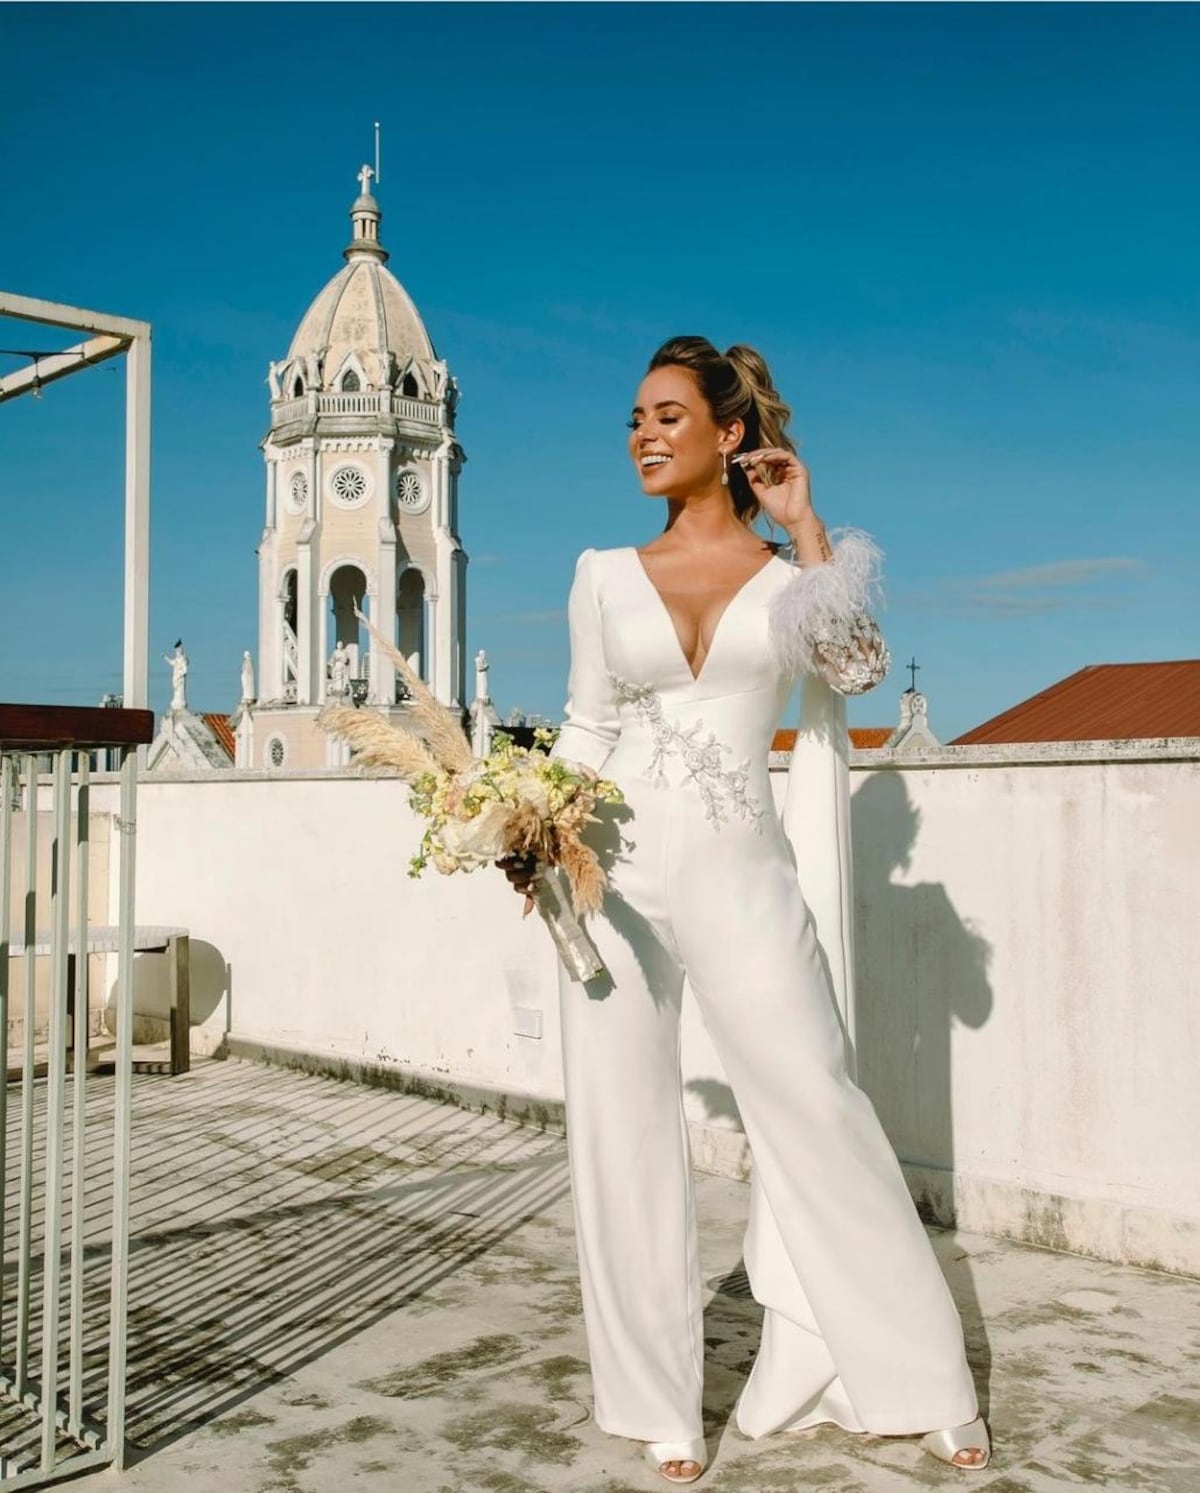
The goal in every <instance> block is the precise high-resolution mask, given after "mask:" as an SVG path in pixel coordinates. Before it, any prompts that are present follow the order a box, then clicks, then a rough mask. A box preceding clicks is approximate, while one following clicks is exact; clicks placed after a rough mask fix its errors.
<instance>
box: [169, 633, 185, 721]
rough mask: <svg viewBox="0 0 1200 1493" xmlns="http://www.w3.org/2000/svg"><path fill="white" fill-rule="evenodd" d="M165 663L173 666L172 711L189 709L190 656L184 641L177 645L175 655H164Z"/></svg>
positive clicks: (180, 640)
mask: <svg viewBox="0 0 1200 1493" xmlns="http://www.w3.org/2000/svg"><path fill="white" fill-rule="evenodd" d="M163 663H165V664H169V665H170V666H171V709H172V710H173V711H175V710H186V709H187V671H188V656H187V654H186V653H185V652H184V651H183V639H182V638H180V639H179V640H178V641H177V642H176V644H175V651H174V653H164V654H163Z"/></svg>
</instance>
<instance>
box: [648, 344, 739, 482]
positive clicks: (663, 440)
mask: <svg viewBox="0 0 1200 1493" xmlns="http://www.w3.org/2000/svg"><path fill="white" fill-rule="evenodd" d="M741 436H742V428H741V422H740V421H736V420H735V421H734V422H733V424H732V425H730V426H728V427H726V428H722V427H721V426H719V425H718V424H717V423H716V421H715V420H714V419H713V416H712V411H711V410H710V409H709V407H708V402H707V400H706V399H705V398H704V396H703V394H701V392H700V386H699V385H698V384H697V383H696V380H695V379H694V378H693V377H692V375H691V374H690V373H689V372H688V370H687V369H686V368H677V367H667V368H655V369H654V370H653V371H652V372H650V373H648V374H647V375H646V377H645V378H644V379H643V380H642V382H641V387H640V388H639V389H638V392H637V398H636V399H635V401H634V408H633V415H632V418H631V419H630V421H629V454H630V456H631V457H632V458H633V464H634V466H635V467H636V468H637V473H638V476H639V477H640V478H641V483H642V491H643V492H644V493H646V495H647V496H648V497H654V498H674V497H681V498H682V497H687V496H688V495H689V494H692V493H697V492H704V491H707V490H709V489H711V488H712V487H714V486H715V487H719V486H720V485H721V469H722V461H721V452H722V450H726V451H729V452H733V451H735V450H736V449H737V443H738V441H740V440H741Z"/></svg>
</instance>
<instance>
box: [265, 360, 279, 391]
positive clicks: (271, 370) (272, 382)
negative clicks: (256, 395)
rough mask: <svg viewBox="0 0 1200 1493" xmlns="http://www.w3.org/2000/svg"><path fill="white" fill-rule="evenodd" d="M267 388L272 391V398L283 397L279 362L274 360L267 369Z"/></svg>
mask: <svg viewBox="0 0 1200 1493" xmlns="http://www.w3.org/2000/svg"><path fill="white" fill-rule="evenodd" d="M267 388H268V389H270V391H271V398H272V399H279V398H280V397H281V390H280V385H279V364H278V363H274V362H272V363H271V365H270V366H269V367H268V369H267Z"/></svg>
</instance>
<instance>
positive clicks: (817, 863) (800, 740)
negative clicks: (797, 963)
mask: <svg viewBox="0 0 1200 1493" xmlns="http://www.w3.org/2000/svg"><path fill="white" fill-rule="evenodd" d="M849 749H850V733H849V731H848V730H847V727H846V701H845V699H844V697H843V692H842V691H840V690H839V689H837V688H836V686H831V685H830V684H828V683H827V682H826V681H825V679H824V678H823V677H822V676H821V674H820V673H819V672H818V673H814V674H809V675H807V676H806V677H805V679H804V682H803V684H802V685H801V693H800V724H799V730H798V731H797V732H796V743H795V745H794V746H793V748H792V758H791V762H790V763H789V764H788V774H787V786H786V789H785V792H784V800H783V814H782V821H783V831H784V834H785V835H786V836H787V838H788V840H789V841H790V843H791V846H792V853H793V854H794V855H795V858H796V875H797V878H798V880H799V882H800V890H801V892H802V893H803V894H804V900H805V903H806V904H807V906H808V910H809V912H810V913H811V914H812V918H813V923H814V925H815V927H816V930H817V939H818V941H819V942H820V945H821V948H822V949H823V951H824V954H825V963H826V967H827V970H828V974H829V980H830V984H831V985H832V987H833V995H834V1000H835V1002H836V1005H837V1010H838V1015H839V1017H840V1019H841V1024H842V1030H843V1032H844V1033H845V1037H846V1062H847V1066H848V1068H849V1071H850V1075H851V1077H853V1076H854V1072H855V1042H856V1030H855V1004H854V894H853V863H852V860H851V854H850V750H849Z"/></svg>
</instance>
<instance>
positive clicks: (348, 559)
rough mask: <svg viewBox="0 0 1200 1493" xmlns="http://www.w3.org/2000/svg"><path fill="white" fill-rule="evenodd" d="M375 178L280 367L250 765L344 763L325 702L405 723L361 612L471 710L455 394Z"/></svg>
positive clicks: (363, 176) (245, 720)
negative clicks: (390, 249) (391, 235)
mask: <svg viewBox="0 0 1200 1493" xmlns="http://www.w3.org/2000/svg"><path fill="white" fill-rule="evenodd" d="M372 174H373V173H372V171H371V168H370V167H369V166H364V167H363V168H362V170H361V171H360V172H359V182H360V184H361V188H362V190H361V192H360V194H359V196H358V197H357V198H356V199H355V202H354V205H353V206H352V207H351V209H350V220H351V223H352V225H353V233H352V237H351V240H350V243H349V244H348V246H347V247H346V249H345V250H344V251H343V257H344V258H345V260H346V264H345V266H344V268H343V269H341V270H340V271H339V272H338V273H337V274H336V275H335V276H334V277H333V279H332V280H330V281H329V283H328V284H327V285H326V286H325V288H324V289H323V290H322V291H321V293H320V294H319V295H318V296H317V298H316V300H315V301H313V303H312V305H311V306H310V307H309V308H308V311H307V312H306V313H305V315H304V318H303V320H302V321H301V323H300V326H299V328H298V330H297V332H296V335H295V337H293V339H292V345H291V347H290V348H289V349H288V354H287V357H286V358H284V360H283V361H282V362H279V363H272V364H271V366H270V373H269V375H268V383H269V386H270V393H271V424H270V430H269V431H268V434H267V436H266V439H265V440H264V442H263V445H262V450H263V456H264V458H265V462H266V487H267V491H266V522H265V526H264V529H263V535H262V539H261V541H260V544H259V549H258V556H259V639H258V676H257V678H258V695H259V698H258V700H257V701H256V702H254V704H253V705H252V706H251V707H249V708H247V707H245V706H244V707H243V710H242V713H241V718H240V720H239V723H238V765H239V766H245V767H285V766H288V767H321V766H326V765H332V764H337V763H340V762H342V761H343V760H344V751H343V749H342V748H341V747H340V745H339V744H338V743H337V742H334V741H331V740H330V739H329V738H328V737H327V736H326V735H325V733H324V732H323V731H322V730H321V729H320V727H319V726H317V725H316V724H315V717H316V715H317V713H318V712H319V710H320V709H321V707H322V706H323V705H324V704H325V702H326V700H327V699H331V698H336V699H340V700H343V701H345V702H346V703H351V702H353V703H354V704H357V705H359V706H361V707H363V708H372V709H377V710H380V711H383V712H384V713H386V714H393V713H394V714H396V715H397V716H402V715H403V714H404V712H405V703H404V694H405V692H404V689H403V686H402V685H401V684H400V681H399V680H398V679H397V677H396V672H395V668H394V666H393V665H392V663H391V662H390V661H389V660H388V659H387V658H386V657H385V656H384V654H383V652H382V650H381V649H380V648H379V647H378V645H377V644H376V643H375V642H374V640H373V639H372V638H371V636H370V634H369V633H367V632H366V630H365V629H364V628H363V627H362V626H361V624H360V622H359V620H358V618H357V616H356V615H355V613H356V611H361V612H362V613H364V614H365V615H366V616H367V617H369V618H370V620H371V623H372V625H373V626H374V627H375V628H376V629H377V630H378V631H379V632H381V633H383V634H384V636H386V637H388V638H389V639H391V640H392V641H394V642H395V644H396V646H397V647H398V648H399V649H400V651H401V652H402V653H403V654H404V655H405V657H406V658H407V659H408V660H409V662H410V663H411V664H412V665H413V667H414V668H415V669H416V670H417V671H418V673H419V674H420V675H421V677H422V678H423V679H424V680H425V681H426V683H427V684H428V685H429V686H430V688H431V689H432V690H433V692H434V694H435V695H436V696H437V697H438V699H439V700H441V701H442V703H443V704H444V705H446V706H447V707H448V708H450V709H452V710H454V711H460V710H461V709H462V707H463V704H464V690H465V684H466V658H465V632H466V626H465V620H466V618H465V614H466V587H465V578H466V577H465V572H466V555H465V553H464V551H463V549H462V545H461V543H460V542H459V538H458V477H459V473H460V471H461V469H462V465H463V461H464V459H465V458H464V456H463V452H462V448H461V447H460V446H459V444H458V441H457V440H456V439H455V435H454V416H455V406H456V404H457V399H458V386H457V384H456V382H455V380H454V379H453V378H452V377H451V376H450V373H449V370H448V368H447V366H446V363H445V362H444V361H443V360H441V359H439V358H438V356H437V354H436V352H435V351H434V347H433V344H432V342H431V341H430V339H429V334H428V332H427V331H426V330H425V326H424V323H423V322H422V320H421V317H420V315H419V314H418V312H417V309H416V307H415V306H414V305H413V303H412V301H411V299H410V298H409V296H408V294H407V292H406V291H405V289H404V287H403V286H402V285H401V284H400V282H399V281H398V280H397V279H396V277H395V276H394V275H393V274H392V273H391V271H390V270H389V269H388V268H387V259H388V253H387V251H386V250H385V249H384V247H383V243H382V241H381V238H380V231H379V230H380V222H381V219H382V214H381V213H380V210H379V204H378V202H377V201H376V199H375V197H374V196H373V195H372V193H371V191H370V184H371V177H372Z"/></svg>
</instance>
